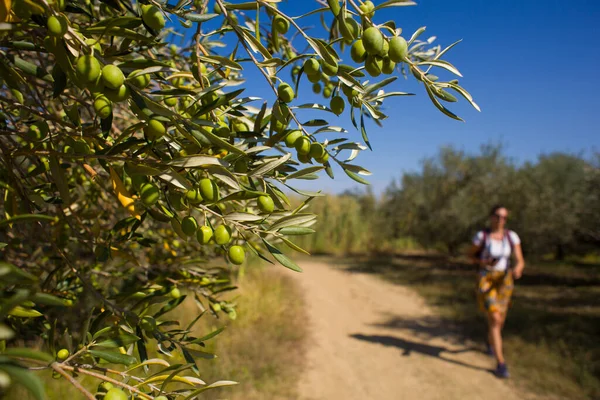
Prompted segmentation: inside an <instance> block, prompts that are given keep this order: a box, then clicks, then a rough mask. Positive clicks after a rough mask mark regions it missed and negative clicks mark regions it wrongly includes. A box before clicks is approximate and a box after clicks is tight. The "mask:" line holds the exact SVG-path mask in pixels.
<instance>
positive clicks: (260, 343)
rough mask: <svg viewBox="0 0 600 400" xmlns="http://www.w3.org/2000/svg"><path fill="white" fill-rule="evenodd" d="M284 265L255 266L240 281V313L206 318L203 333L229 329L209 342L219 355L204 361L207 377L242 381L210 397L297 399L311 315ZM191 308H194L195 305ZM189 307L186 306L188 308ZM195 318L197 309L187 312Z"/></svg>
mask: <svg viewBox="0 0 600 400" xmlns="http://www.w3.org/2000/svg"><path fill="white" fill-rule="evenodd" d="M279 268H282V267H252V268H250V269H249V272H248V273H247V274H246V275H245V276H244V278H243V279H242V281H241V282H239V284H240V290H238V291H237V292H236V293H235V294H236V295H239V296H240V297H239V300H238V304H239V306H238V318H237V319H236V320H235V321H229V322H225V321H224V320H220V321H218V322H216V321H215V320H214V319H212V320H211V319H209V318H206V319H205V318H203V319H204V321H202V319H201V321H200V323H199V324H198V326H197V329H198V331H199V334H204V333H206V332H210V331H212V330H214V329H215V328H217V327H220V326H222V324H223V323H225V324H226V325H227V326H228V327H227V329H226V330H225V331H224V332H223V333H221V334H220V335H219V336H217V337H216V338H215V339H213V340H212V341H209V342H208V343H207V350H208V351H211V352H214V353H215V354H217V355H218V358H217V359H215V360H211V361H200V362H199V364H198V366H199V367H200V377H201V378H202V379H203V380H204V381H205V382H207V383H208V382H213V381H217V380H221V379H227V380H234V381H237V382H240V384H239V385H238V386H233V387H231V388H226V389H222V390H218V391H213V392H206V397H205V398H206V399H223V398H228V399H232V400H235V399H247V400H253V399H257V400H258V399H265V400H269V399H273V400H275V399H293V398H296V397H297V396H296V387H297V385H296V382H297V381H298V379H299V377H300V373H301V368H302V360H303V351H304V350H303V338H304V336H305V333H306V330H305V320H306V318H305V315H304V309H303V307H302V300H301V299H302V294H301V293H300V291H299V289H298V287H297V286H296V284H295V283H294V282H293V280H292V279H291V278H290V277H287V276H284V275H283V274H281V273H280V272H279V270H278V269H279ZM190 307H193V306H192V305H190ZM182 311H184V310H182ZM182 317H183V318H187V319H189V318H191V317H192V314H189V315H182Z"/></svg>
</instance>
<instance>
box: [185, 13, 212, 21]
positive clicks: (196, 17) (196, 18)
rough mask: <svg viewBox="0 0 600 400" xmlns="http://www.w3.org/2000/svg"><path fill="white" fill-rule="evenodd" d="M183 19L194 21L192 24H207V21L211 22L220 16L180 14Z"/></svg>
mask: <svg viewBox="0 0 600 400" xmlns="http://www.w3.org/2000/svg"><path fill="white" fill-rule="evenodd" d="M180 15H181V16H182V17H183V18H185V19H187V20H188V21H192V22H206V21H210V20H211V19H213V18H216V17H218V16H219V14H195V13H186V14H180Z"/></svg>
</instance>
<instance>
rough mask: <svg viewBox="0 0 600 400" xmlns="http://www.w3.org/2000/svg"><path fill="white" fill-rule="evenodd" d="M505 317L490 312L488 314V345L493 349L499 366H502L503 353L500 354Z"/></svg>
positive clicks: (498, 313)
mask: <svg viewBox="0 0 600 400" xmlns="http://www.w3.org/2000/svg"><path fill="white" fill-rule="evenodd" d="M504 319H505V316H504V315H503V314H502V313H500V312H491V313H489V314H488V326H489V336H490V339H491V340H490V344H491V345H492V347H493V349H494V353H495V355H496V360H498V363H499V364H504V353H503V352H502V326H503V325H504Z"/></svg>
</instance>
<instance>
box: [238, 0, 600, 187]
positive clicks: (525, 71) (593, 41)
mask: <svg viewBox="0 0 600 400" xmlns="http://www.w3.org/2000/svg"><path fill="white" fill-rule="evenodd" d="M378 3H381V1H378V0H376V1H375V4H378ZM315 5H316V2H315V1H312V0H289V1H287V2H284V3H282V4H281V6H280V9H282V10H283V11H284V12H286V13H288V14H289V15H298V14H301V13H303V12H306V11H307V10H309V9H312V8H313V7H315ZM383 14H385V15H383ZM390 19H394V20H395V21H396V22H397V25H398V26H400V27H402V28H403V30H404V32H405V33H404V34H403V35H404V36H408V37H410V35H411V34H412V32H414V31H415V30H416V29H417V28H418V27H420V26H424V25H425V26H427V31H426V32H425V34H424V35H423V36H422V37H424V38H427V37H429V36H437V40H436V43H440V44H441V45H442V46H446V45H448V44H450V43H452V42H454V41H456V40H458V39H463V42H462V43H460V44H459V45H458V46H456V47H454V48H453V49H452V50H451V51H450V52H449V53H447V54H446V55H445V59H447V60H448V61H450V62H452V63H453V64H454V65H455V66H457V67H458V69H459V70H460V71H461V72H462V74H463V75H464V78H463V79H461V80H460V81H461V85H463V87H465V88H466V89H467V90H469V92H470V93H471V94H472V95H473V96H474V98H475V100H476V102H477V103H478V104H479V105H480V106H481V109H482V112H481V113H478V112H477V111H475V110H474V109H472V108H471V107H470V106H469V105H468V103H466V102H464V101H462V102H460V103H458V104H451V107H450V109H452V110H453V111H454V112H455V113H457V114H458V115H460V116H461V117H463V118H464V119H465V121H466V122H465V123H462V122H458V121H454V120H451V119H449V118H448V117H446V116H444V115H443V114H441V113H440V112H439V111H437V109H435V108H434V106H433V105H432V104H431V103H430V101H429V99H428V97H427V95H426V93H425V91H424V89H423V88H422V87H421V86H419V85H417V83H416V82H415V81H414V79H410V78H409V80H404V79H403V78H401V79H399V80H397V81H396V82H394V83H393V84H392V85H391V87H390V88H389V89H388V90H399V91H408V92H413V93H416V95H417V96H414V97H401V98H391V99H388V100H386V104H385V109H386V112H387V114H388V115H389V116H390V117H389V118H388V119H387V120H386V121H384V127H383V128H379V127H377V126H376V125H375V124H372V123H370V125H369V130H368V131H369V137H370V140H371V144H372V146H373V150H374V151H373V152H369V151H365V152H363V153H361V154H360V155H359V157H358V158H357V160H356V163H357V164H360V165H362V166H364V167H366V168H367V169H369V170H370V171H371V172H372V173H373V175H372V176H370V177H369V180H370V181H371V183H372V186H373V189H374V191H375V192H376V193H380V192H381V191H382V190H383V189H385V187H386V186H387V185H388V184H389V183H390V182H391V181H392V179H394V178H399V177H400V176H401V175H402V173H403V172H405V171H414V170H416V169H418V168H419V167H420V160H422V159H423V158H424V157H428V156H433V155H435V154H436V152H437V151H438V149H439V147H440V146H442V145H449V144H450V145H454V146H456V147H458V148H460V149H464V150H466V151H477V150H478V149H479V147H480V146H481V145H482V144H487V143H490V142H492V143H501V144H503V145H504V146H505V149H506V154H507V155H508V156H510V157H512V158H514V160H515V162H517V163H520V162H524V161H527V160H535V159H536V158H537V156H538V155H540V154H542V153H549V152H553V151H567V152H581V151H584V152H587V153H585V154H590V152H591V151H592V150H600V134H599V133H600V132H599V128H598V127H599V126H600V101H599V100H598V96H600V75H599V74H597V73H596V71H597V70H598V69H599V66H600V51H599V50H598V49H599V48H600V43H599V42H600V24H598V21H600V1H597V0H596V1H594V0H577V1H562V0H505V1H490V0H461V1H448V0H422V1H418V5H417V6H413V7H394V8H388V9H386V10H385V13H383V12H382V11H380V12H378V13H377V14H376V15H375V22H376V23H382V22H385V21H387V20H390ZM302 25H303V26H306V25H318V20H316V19H312V20H310V19H309V20H306V21H303V24H302ZM318 31H319V28H316V29H315V30H314V31H313V32H318ZM313 35H315V33H313ZM348 58H349V57H348ZM347 61H348V60H346V62H347ZM283 76H289V75H287V74H286V75H283ZM440 76H441V75H440ZM248 78H249V82H248V93H256V92H255V91H262V93H264V96H265V97H266V98H269V97H268V95H267V93H268V92H266V91H265V89H266V87H265V86H264V83H263V81H262V79H263V78H262V77H260V76H253V74H250V76H248ZM309 85H310V84H309V83H308V82H307V81H305V84H304V85H303V86H302V87H301V89H300V90H301V91H304V95H305V97H304V98H305V99H308V100H319V98H318V97H316V96H312V94H309V92H310V86H309ZM301 95H302V93H301ZM320 100H321V102H323V101H325V100H324V99H322V98H321V99H320ZM325 102H326V103H327V102H328V101H325ZM326 118H328V117H326ZM337 123H343V124H344V126H345V127H347V128H348V129H349V131H350V136H349V137H350V138H352V139H353V140H355V141H359V140H360V135H359V133H358V132H357V131H356V130H355V129H354V128H353V127H352V125H351V123H350V120H349V118H348V116H347V115H346V118H344V119H340V120H339V122H337ZM335 172H336V180H335V181H331V180H330V179H329V178H327V177H324V178H322V179H319V180H317V181H297V182H298V183H299V184H298V185H297V186H299V187H302V188H307V189H323V188H325V190H326V191H328V192H331V193H336V192H340V191H342V190H344V189H348V188H354V187H357V186H360V185H358V184H357V183H355V182H354V181H352V180H351V179H350V178H348V177H347V176H346V175H345V174H344V173H343V172H342V171H341V170H340V169H339V168H337V169H336V170H335Z"/></svg>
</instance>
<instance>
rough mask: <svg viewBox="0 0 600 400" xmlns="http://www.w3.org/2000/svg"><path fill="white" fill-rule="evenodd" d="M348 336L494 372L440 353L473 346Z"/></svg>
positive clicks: (396, 338) (384, 337)
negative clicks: (433, 344)
mask: <svg viewBox="0 0 600 400" xmlns="http://www.w3.org/2000/svg"><path fill="white" fill-rule="evenodd" d="M350 337H352V338H354V339H357V340H363V341H365V342H371V343H377V344H382V345H384V346H391V347H396V348H398V349H401V350H403V352H402V355H403V356H410V353H412V352H415V353H420V354H424V355H427V356H431V357H435V358H438V359H440V360H442V361H446V362H448V363H451V364H455V365H460V366H462V367H466V368H470V369H474V370H476V371H485V372H490V373H493V372H494V371H493V370H492V369H486V368H481V367H478V366H476V365H471V364H467V363H464V362H462V361H458V360H452V359H450V358H446V357H444V356H443V354H442V353H447V354H460V353H466V352H469V351H472V350H474V349H473V348H464V349H461V350H450V349H448V348H446V347H442V346H431V345H428V344H424V343H418V342H411V341H410V340H405V339H401V338H398V337H395V336H384V335H363V334H360V333H354V334H352V335H350Z"/></svg>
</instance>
